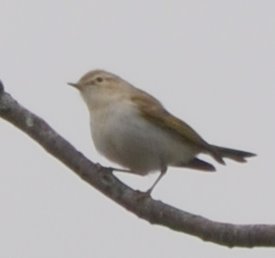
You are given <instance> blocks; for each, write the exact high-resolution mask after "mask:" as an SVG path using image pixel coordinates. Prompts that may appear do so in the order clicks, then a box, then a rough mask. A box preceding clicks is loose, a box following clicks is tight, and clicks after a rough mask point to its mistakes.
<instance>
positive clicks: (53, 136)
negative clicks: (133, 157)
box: [0, 83, 275, 247]
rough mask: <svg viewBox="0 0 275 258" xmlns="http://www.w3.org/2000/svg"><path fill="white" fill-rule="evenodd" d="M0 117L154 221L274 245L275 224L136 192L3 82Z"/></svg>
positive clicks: (221, 238)
mask: <svg viewBox="0 0 275 258" xmlns="http://www.w3.org/2000/svg"><path fill="white" fill-rule="evenodd" d="M0 116H1V117H2V118H3V119H5V120H7V121H9V122H10V123H12V124H13V125H15V126H16V127H18V128H19V129H20V130H22V131H24V132H25V133H26V134H28V135H29V136H30V137H31V138H33V139H34V140H35V141H36V142H38V143H39V144H40V145H41V146H42V147H43V148H44V149H45V150H46V151H47V152H48V153H50V154H52V155H53V156H54V157H55V158H57V159H59V160H60V161H61V162H62V163H63V164H65V165H66V166H67V167H69V168H70V169H71V170H72V171H74V172H75V173H76V174H78V175H79V176H80V177H81V178H82V179H83V180H85V181H86V182H87V183H89V184H90V185H92V186H93V187H95V188H96V189H98V190H99V191H100V192H102V193H103V194H105V195H106V196H108V197H109V198H111V199H112V200H114V201H115V202H117V203H119V204H120V205H121V206H123V207H124V208H126V209H127V210H129V211H131V212H133V213H134V214H136V215H137V216H138V217H140V218H143V219H145V220H147V221H149V222H150V223H152V224H158V225H163V226H166V227H168V228H171V229H173V230H176V231H180V232H185V233H187V234H190V235H193V236H197V237H199V238H201V239H203V240H205V241H211V242H214V243H217V244H221V245H225V246H228V247H235V246H239V247H255V246H275V225H264V224H262V225H234V224H229V223H220V222H214V221H211V220H209V219H206V218H204V217H201V216H199V215H195V214H191V213H188V212H185V211H182V210H179V209H177V208H174V207H172V206H170V205H167V204H165V203H163V202H161V201H156V200H153V199H152V198H151V197H148V196H144V195H142V193H141V192H139V191H134V190H132V189H131V188H129V187H128V186H126V185H125V184H123V183H122V182H121V181H119V180H118V179H117V178H116V177H115V176H114V175H113V174H112V171H111V170H110V169H109V168H104V167H101V166H100V165H97V164H94V163H93V162H91V161H89V160H88V159H87V158H86V157H85V156H84V155H83V154H82V153H80V152H79V151H77V150H76V149H75V148H74V147H73V146H72V145H71V144H70V143H69V142H67V141H66V140H65V139H63V138H62V137H61V136H60V135H58V134H57V133H56V132H55V131H54V130H53V129H52V128H51V127H50V126H49V125H48V124H47V123H46V122H45V121H44V120H43V119H41V118H39V117H38V116H36V115H35V114H33V113H32V112H30V111H28V110H27V109H26V108H24V107H22V106H21V105H20V104H19V103H17V101H16V100H15V99H13V98H12V97H11V96H10V95H9V94H8V93H6V92H5V91H4V87H3V85H2V83H0Z"/></svg>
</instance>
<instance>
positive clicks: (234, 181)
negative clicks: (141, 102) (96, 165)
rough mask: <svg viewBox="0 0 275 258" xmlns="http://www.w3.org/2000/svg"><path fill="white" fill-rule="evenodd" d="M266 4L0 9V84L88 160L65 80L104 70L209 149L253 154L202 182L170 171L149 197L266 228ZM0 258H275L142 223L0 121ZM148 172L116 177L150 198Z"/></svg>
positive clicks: (46, 4)
mask: <svg viewBox="0 0 275 258" xmlns="http://www.w3.org/2000/svg"><path fill="white" fill-rule="evenodd" d="M274 9H275V2H274V1H268V0H266V1H254V0H251V1H243V0H241V1H240V0H238V1H236V0H232V1H220V0H219V1H218V0H216V1H214V0H213V1H204V0H200V1H199V0H198V1H177V0H173V1H172V0H171V1H156V0H155V1H153V0H152V1H145V0H141V1H135V2H134V1H126V0H124V1H123V0H118V1H110V0H109V1H106V0H105V1H102V0H101V1H99V0H90V1H88V0H86V1H85V0H79V1H72V0H70V1H65V0H59V1H34V0H29V1H28V0H27V1H19V0H9V1H8V0H2V3H1V9H0V31H1V41H0V57H1V58H0V68H1V69H0V78H1V80H2V81H3V82H4V84H5V87H6V90H7V91H8V92H10V93H11V94H12V95H13V96H14V97H15V98H16V99H18V100H19V101H20V102H21V103H22V104H23V105H25V106H26V107H27V108H29V109H30V110H32V111H33V112H35V113H36V114H38V115H39V116H41V117H43V118H44V119H45V120H47V121H48V122H49V124H50V125H51V126H52V127H53V128H54V129H55V130H57V131H58V132H59V133H60V134H61V135H63V136H64V137H65V138H66V139H68V140H69V141H70V142H71V143H72V144H74V145H75V146H76V147H77V148H78V149H79V150H80V151H82V152H83V153H85V155H87V156H88V157H89V158H91V160H93V161H96V162H100V163H102V164H104V165H110V164H111V163H109V162H108V161H107V160H105V159H104V158H103V157H101V156H99V155H98V154H97V153H96V151H95V149H94V147H93V145H92V142H91V138H90V132H89V126H88V125H89V122H88V119H89V118H88V113H87V110H86V107H85V105H84V103H83V102H82V100H81V98H80V96H79V94H78V93H77V92H76V91H75V90H73V89H72V88H70V87H68V86H67V85H66V82H68V81H72V82H74V81H77V80H78V79H79V77H80V76H82V75H83V74H84V73H86V72H87V71H88V70H91V69H95V68H104V69H106V70H109V71H111V72H114V73H117V74H119V75H120V76H122V77H124V78H125V79H127V80H128V81H130V82H131V83H133V84H135V85H136V86H137V87H140V88H142V89H143V90H146V91H148V92H150V93H151V94H153V95H154V96H156V97H157V98H159V99H160V100H161V101H162V102H163V104H164V105H165V106H166V107H167V109H168V110H170V111H171V112H173V113H174V114H175V115H177V116H178V117H180V118H182V119H184V120H185V121H186V122H188V123H189V124H190V125H192V126H193V127H194V128H195V129H196V130H197V131H198V132H199V133H200V134H201V135H202V136H203V137H205V138H206V139H207V140H208V141H209V142H212V143H215V144H219V145H224V146H228V147H235V148H240V149H244V150H248V151H252V152H256V153H258V154H259V156H258V157H257V158H254V159H251V160H250V161H249V163H247V164H236V163H234V162H230V161H228V163H227V164H228V166H227V167H223V166H220V165H217V168H218V173H215V174H207V173H205V174H204V173H199V172H195V171H189V170H184V169H173V168H172V169H170V170H169V173H168V174H167V175H166V176H165V178H164V179H163V180H162V181H161V183H160V184H159V185H158V187H157V188H156V189H155V191H154V193H153V197H154V198H156V199H160V200H162V201H164V202H166V203H169V204H171V205H174V206H176V207H178V208H181V209H183V210H186V211H189V212H193V213H196V214H200V215H203V216H206V217H207V218H210V219H213V220H218V221H223V222H232V223H273V224H274V223H275V209H274V207H273V206H274V205H273V204H274V194H275V188H274V181H275V172H274V163H273V159H274V157H273V155H274V142H275V141H274V140H275V137H274V131H275V123H274V103H275V87H274V81H275V78H274V71H275V61H274V60H275V32H274V27H275V16H274ZM0 141H1V146H2V148H0V157H1V158H0V162H1V173H0V177H1V180H0V203H1V215H0V228H1V230H0V243H1V248H0V257H28V258H32V257H35V258H36V257H67V258H70V257H81V258H82V257H83V258H86V257H104V258H105V257H107V258H108V257H110V258H111V257H134V258H135V257H143V258H144V257H145V258H146V257H148V258H149V257H160V258H162V257H163V258H164V257H170V256H171V255H172V257H192V258H199V257H206V256H207V257H212V258H218V257H219V258H220V257H224V258H227V257H230V258H231V257H244V258H245V257H249V258H256V257H274V253H275V250H274V249H266V248H260V249H259V248H255V249H252V250H248V249H240V248H235V249H228V248H225V247H221V246H218V245H214V244H211V243H204V242H202V241H201V240H199V239H197V238H194V237H192V236H189V235H185V234H181V233H177V232H174V231H171V230H168V229H166V228H164V227H160V226H152V225H150V224H149V223H148V222H145V221H143V220H141V219H139V218H137V217H136V216H133V215H132V214H131V213H129V212H128V211H126V210H125V209H123V208H121V207H120V206H118V205H117V204H115V203H114V202H112V201H111V200H109V199H107V198H106V197H104V196H103V195H102V194H100V193H99V192H97V191H96V190H95V189H93V188H92V187H90V186H89V185H87V184H86V183H85V182H83V181H81V180H80V179H79V178H78V177H77V176H75V175H74V174H73V173H72V172H71V171H69V170H68V169H67V168H66V167H64V166H63V165H62V164H60V163H59V162H58V161H56V160H55V159H54V158H52V157H51V156H49V155H48V154H47V153H45V152H44V150H42V149H41V148H40V146H38V145H37V144H36V143H34V142H33V141H32V140H31V139H29V138H28V137H27V136H25V135H24V134H23V133H22V132H20V131H18V130H17V129H15V128H14V127H12V126H11V125H9V124H8V123H6V122H3V121H1V122H0ZM156 176H157V175H152V176H147V177H138V176H134V175H121V174H120V175H119V177H120V179H121V180H123V181H124V182H126V183H128V184H129V185H130V186H132V187H133V188H138V189H147V188H148V187H149V186H150V185H151V183H152V182H153V181H154V180H155V177H156Z"/></svg>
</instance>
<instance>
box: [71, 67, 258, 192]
mask: <svg viewBox="0 0 275 258" xmlns="http://www.w3.org/2000/svg"><path fill="white" fill-rule="evenodd" d="M69 85H71V86H74V87H75V88H77V89H78V90H79V91H80V93H81V95H82V97H83V99H84V101H85V102H86V104H87V107H88V109H89V113H90V125H91V133H92V138H93V141H94V144H95V147H96V149H97V150H98V151H99V152H100V153H102V154H103V155H104V156H105V157H106V158H108V159H109V160H111V161H113V162H115V163H117V164H119V165H121V166H122V167H124V168H127V169H129V171H128V172H130V173H134V174H138V175H146V174H148V173H150V172H153V171H160V176H159V177H158V178H157V180H156V181H155V182H154V184H153V185H152V186H151V187H150V189H149V190H148V191H147V193H148V194H150V193H151V192H152V190H153V189H154V187H155V186H156V184H157V183H158V182H159V180H160V179H161V178H162V176H163V175H164V174H165V173H166V171H167V168H168V167H169V166H174V167H184V168H192V169H198V170H202V171H215V167H214V166H213V165H212V164H210V163H207V162H205V161H203V160H200V159H198V158H197V157H196V156H197V155H198V154H200V153H205V154H209V155H210V156H212V157H213V158H214V159H215V160H216V161H217V162H218V163H220V164H225V162H224V160H223V159H224V158H229V159H232V160H235V161H238V162H245V161H246V160H245V159H246V158H248V157H252V156H255V154H253V153H250V152H246V151H241V150H234V149H229V148H224V147H219V146H215V145H212V144H209V143H207V142H206V141H205V140H204V139H203V138H202V137H201V136H200V135H199V134H198V133H197V132H195V131H194V130H193V129H192V128H191V127H190V126H189V125H188V124H186V123H185V122H183V121H182V120H180V119H178V118H177V117H175V116H173V115H172V114H171V113H169V112H168V111H167V110H166V109H165V108H164V107H163V105H162V104H161V103H160V102H159V101H158V100H157V99H155V98H154V97H153V96H151V95H149V94H148V93H146V92H144V91H142V90H140V89H138V88H136V87H134V86H133V85H131V84H130V83H129V82H127V81H125V80H124V79H122V78H120V77H119V76H117V75H114V74H112V73H109V72H106V71H103V70H94V71H91V72H88V73H87V74H85V75H84V76H83V77H82V78H81V79H80V80H79V82H77V83H69Z"/></svg>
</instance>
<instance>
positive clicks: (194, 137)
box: [132, 91, 210, 151]
mask: <svg viewBox="0 0 275 258" xmlns="http://www.w3.org/2000/svg"><path fill="white" fill-rule="evenodd" d="M132 100H133V101H134V103H135V104H136V105H137V106H138V108H139V110H140V112H141V115H142V116H143V117H144V118H146V119H148V120H149V121H150V122H152V123H153V124H155V125H157V126H159V127H161V128H163V129H164V130H167V131H170V132H172V133H173V135H177V136H178V137H179V139H180V140H182V141H183V142H185V143H187V144H188V143H189V144H190V145H192V146H194V147H198V149H199V150H202V151H208V150H209V146H210V145H209V144H208V143H207V142H206V141H204V140H203V139H202V137H201V136H200V135H199V134H198V133H197V132H195V131H194V130H193V129H192V128H191V127H190V126H189V125H188V124H186V123H185V122H183V121H182V120H180V119H178V118H177V117H175V116H173V115H172V114H170V113H169V112H168V111H167V110H166V109H165V108H164V107H163V106H162V104H161V103H160V102H159V101H158V100H157V99H155V98H154V97H152V96H150V95H147V94H146V93H143V92H142V91H141V92H140V94H137V95H135V96H133V97H132Z"/></svg>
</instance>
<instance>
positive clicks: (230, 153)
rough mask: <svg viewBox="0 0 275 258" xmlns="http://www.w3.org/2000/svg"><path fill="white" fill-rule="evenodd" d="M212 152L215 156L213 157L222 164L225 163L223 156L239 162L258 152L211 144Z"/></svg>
mask: <svg viewBox="0 0 275 258" xmlns="http://www.w3.org/2000/svg"><path fill="white" fill-rule="evenodd" d="M210 153H211V155H212V156H213V158H214V159H215V160H217V161H218V162H219V163H221V164H225V162H224V160H223V158H228V159H232V160H235V161H237V162H246V158H250V157H254V156H256V154H254V153H251V152H247V151H241V150H234V149H229V148H224V147H219V146H215V145H211V149H210Z"/></svg>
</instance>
